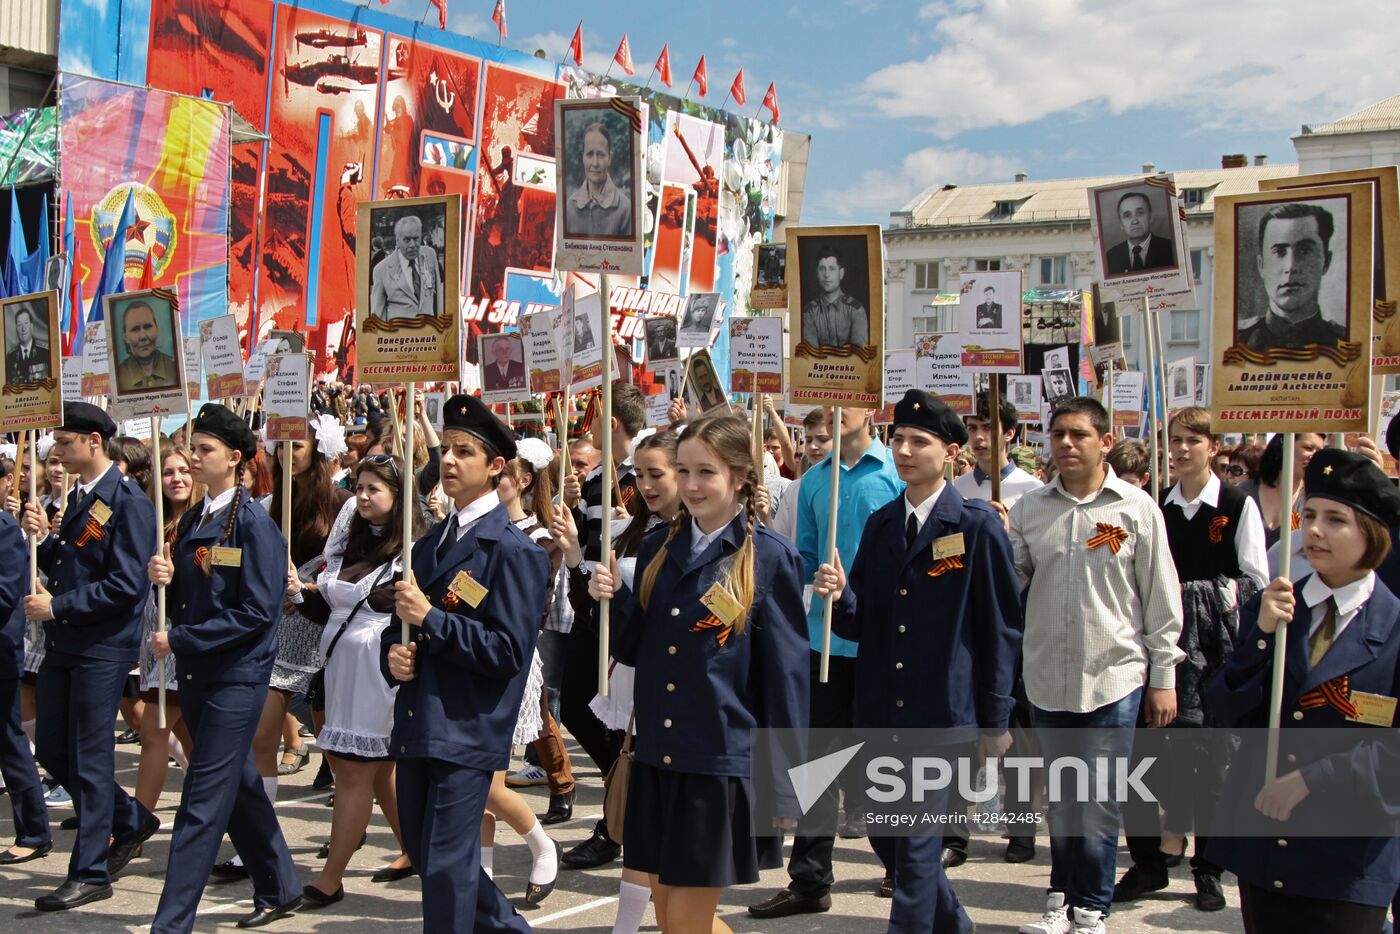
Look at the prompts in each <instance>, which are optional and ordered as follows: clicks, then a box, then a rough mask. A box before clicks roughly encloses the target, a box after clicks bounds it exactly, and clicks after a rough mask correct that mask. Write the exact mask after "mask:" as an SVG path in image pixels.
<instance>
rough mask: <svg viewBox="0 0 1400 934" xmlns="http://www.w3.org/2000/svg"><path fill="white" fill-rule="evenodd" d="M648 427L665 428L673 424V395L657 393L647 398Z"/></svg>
mask: <svg viewBox="0 0 1400 934" xmlns="http://www.w3.org/2000/svg"><path fill="white" fill-rule="evenodd" d="M646 405H647V425H649V426H650V427H652V428H665V427H666V426H667V425H669V424H670V423H671V416H670V412H671V394H670V393H668V392H656V393H652V394H651V395H649V396H647V397H646Z"/></svg>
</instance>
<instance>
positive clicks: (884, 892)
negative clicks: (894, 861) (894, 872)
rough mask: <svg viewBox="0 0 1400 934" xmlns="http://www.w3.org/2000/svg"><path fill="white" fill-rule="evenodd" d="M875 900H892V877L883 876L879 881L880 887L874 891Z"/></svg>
mask: <svg viewBox="0 0 1400 934" xmlns="http://www.w3.org/2000/svg"><path fill="white" fill-rule="evenodd" d="M875 897H876V898H894V876H885V878H883V879H881V880H880V887H879V888H878V889H876V890H875Z"/></svg>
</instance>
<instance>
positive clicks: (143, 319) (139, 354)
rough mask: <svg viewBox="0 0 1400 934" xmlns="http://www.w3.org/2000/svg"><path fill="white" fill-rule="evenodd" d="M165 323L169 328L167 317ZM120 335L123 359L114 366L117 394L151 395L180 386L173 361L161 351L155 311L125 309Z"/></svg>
mask: <svg viewBox="0 0 1400 934" xmlns="http://www.w3.org/2000/svg"><path fill="white" fill-rule="evenodd" d="M166 322H167V326H168V324H169V318H168V317H167V319H166ZM120 334H121V339H122V343H123V344H124V345H125V347H126V359H124V360H120V358H119V360H120V362H119V363H118V364H117V389H118V390H120V391H122V392H133V391H153V390H158V389H171V388H174V387H175V386H178V385H180V373H179V370H177V369H176V368H175V358H174V357H172V356H169V355H168V354H164V353H161V351H160V338H161V328H160V323H159V321H158V320H157V319H156V313H155V309H154V308H152V307H151V306H150V305H149V304H147V303H146V302H132V303H131V304H130V305H127V306H126V312H125V314H123V315H122V320H121V331H120Z"/></svg>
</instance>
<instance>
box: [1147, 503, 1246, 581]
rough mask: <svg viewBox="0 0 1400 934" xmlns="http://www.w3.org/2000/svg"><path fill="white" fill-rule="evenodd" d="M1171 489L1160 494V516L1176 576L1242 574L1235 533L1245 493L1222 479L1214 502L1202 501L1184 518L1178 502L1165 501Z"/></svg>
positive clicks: (1195, 577)
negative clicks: (1163, 521) (1213, 503)
mask: <svg viewBox="0 0 1400 934" xmlns="http://www.w3.org/2000/svg"><path fill="white" fill-rule="evenodd" d="M1173 489H1174V488H1173ZM1170 492H1171V490H1168V491H1167V492H1166V493H1163V494H1162V503H1163V504H1164V505H1163V506H1162V518H1163V519H1164V520H1165V521H1166V525H1167V544H1168V545H1169V546H1170V547H1171V550H1172V561H1173V562H1174V563H1175V564H1176V576H1177V577H1178V578H1180V580H1181V582H1182V583H1185V582H1186V581H1200V580H1211V579H1213V578H1214V577H1215V576H1216V575H1217V574H1224V575H1225V576H1226V577H1228V578H1230V579H1232V580H1234V579H1238V578H1240V577H1242V576H1243V573H1244V572H1243V571H1241V570H1240V556H1239V552H1238V551H1237V550H1236V549H1235V533H1236V532H1238V531H1239V524H1240V516H1241V514H1242V513H1243V512H1244V503H1245V500H1246V499H1248V498H1249V497H1248V495H1247V494H1245V493H1241V492H1240V491H1239V490H1237V489H1235V488H1234V487H1232V486H1230V485H1229V484H1227V483H1222V484H1220V496H1219V498H1218V500H1217V501H1216V504H1215V505H1214V506H1211V505H1210V504H1209V503H1201V504H1200V506H1199V507H1198V508H1197V509H1196V514H1195V515H1194V516H1192V517H1191V518H1190V519H1187V518H1186V514H1185V513H1183V512H1182V511H1181V507H1180V506H1178V505H1177V504H1176V503H1171V504H1167V494H1168V493H1170Z"/></svg>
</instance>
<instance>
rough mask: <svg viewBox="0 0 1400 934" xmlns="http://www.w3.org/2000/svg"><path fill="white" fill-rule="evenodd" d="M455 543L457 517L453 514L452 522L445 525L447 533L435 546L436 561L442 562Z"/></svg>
mask: <svg viewBox="0 0 1400 934" xmlns="http://www.w3.org/2000/svg"><path fill="white" fill-rule="evenodd" d="M455 544H457V517H456V516H453V518H452V524H451V525H450V526H448V527H447V534H446V535H444V536H443V537H442V541H441V542H439V543H438V546H437V563H438V564H442V562H443V559H444V558H446V557H447V553H448V552H449V551H451V550H452V546H453V545H455Z"/></svg>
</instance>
